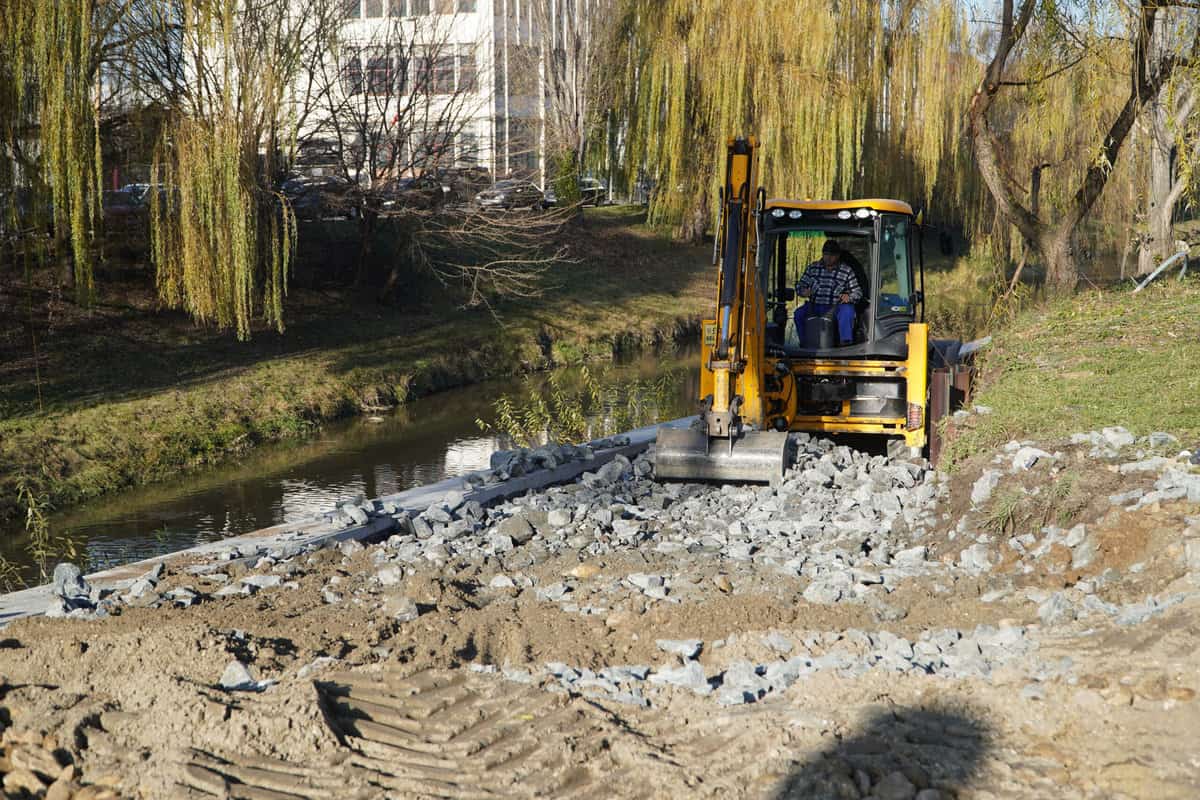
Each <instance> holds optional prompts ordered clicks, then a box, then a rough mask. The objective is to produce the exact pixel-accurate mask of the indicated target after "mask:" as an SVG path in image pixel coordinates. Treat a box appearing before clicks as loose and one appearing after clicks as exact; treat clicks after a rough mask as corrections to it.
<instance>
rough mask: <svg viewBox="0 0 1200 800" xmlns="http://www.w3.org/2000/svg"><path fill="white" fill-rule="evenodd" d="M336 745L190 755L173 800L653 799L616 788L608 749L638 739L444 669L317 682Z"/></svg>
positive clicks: (596, 714) (654, 758)
mask: <svg viewBox="0 0 1200 800" xmlns="http://www.w3.org/2000/svg"><path fill="white" fill-rule="evenodd" d="M315 686H316V690H317V693H318V696H319V697H320V702H321V707H322V710H323V711H324V713H325V719H326V722H327V723H328V725H329V726H330V728H331V729H332V730H333V731H334V732H335V733H336V734H337V736H338V738H339V740H340V741H341V742H342V744H343V745H344V747H345V751H344V753H342V754H341V758H339V759H338V762H339V763H332V762H331V763H328V764H326V765H325V766H324V767H314V766H312V765H311V764H310V765H300V764H296V763H293V762H288V761H282V760H274V759H261V758H247V757H245V756H243V755H236V756H235V755H231V754H223V755H221V754H213V753H206V752H202V751H192V752H191V754H190V756H189V758H188V760H187V763H186V764H185V765H184V768H183V773H182V781H183V785H182V786H180V789H181V792H187V794H188V796H190V797H194V798H203V797H210V796H216V797H230V798H235V800H242V798H245V800H293V798H326V797H329V798H332V797H339V798H341V797H379V796H388V797H422V798H502V797H569V798H578V799H579V800H586V799H587V798H603V797H612V796H614V794H620V795H622V796H632V797H640V796H651V795H652V794H653V793H654V791H656V790H654V788H653V787H645V788H644V791H643V790H638V789H637V787H636V786H632V785H630V784H629V783H628V782H622V780H621V777H620V772H621V771H622V765H621V764H619V763H616V762H615V760H614V756H613V753H612V752H610V746H611V740H612V739H613V738H615V737H621V736H624V737H626V738H627V739H635V740H639V741H638V743H637V747H636V748H635V749H638V750H641V751H643V752H642V754H641V757H638V758H635V759H634V760H635V761H639V762H641V763H640V764H639V766H643V767H644V766H646V765H648V764H650V763H651V762H653V763H654V764H656V765H658V766H659V767H660V768H661V767H662V766H663V762H664V761H667V762H668V763H669V759H664V757H663V756H662V755H661V754H657V753H653V752H650V751H651V750H652V748H651V747H650V746H648V745H644V744H642V743H641V742H640V737H637V736H636V734H632V733H631V732H630V731H629V729H628V728H625V727H624V726H623V724H622V723H621V722H620V721H613V720H612V719H611V718H610V717H609V716H608V715H607V714H604V713H602V711H601V710H600V709H597V708H595V707H593V706H591V705H590V704H588V703H586V702H585V701H581V700H574V701H572V700H571V699H570V698H569V697H567V696H566V695H563V694H551V693H548V692H544V691H541V690H539V689H536V688H532V687H514V685H513V684H511V683H508V682H505V681H500V680H497V679H496V678H495V677H491V676H486V675H477V674H473V673H470V672H465V671H459V670H446V669H429V670H419V671H412V670H405V669H404V668H393V669H390V670H387V671H383V672H362V671H354V672H343V673H336V674H330V675H326V676H323V677H322V678H321V679H320V680H318V681H316V682H315Z"/></svg>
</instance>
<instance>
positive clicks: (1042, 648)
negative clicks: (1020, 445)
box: [0, 465, 1200, 800]
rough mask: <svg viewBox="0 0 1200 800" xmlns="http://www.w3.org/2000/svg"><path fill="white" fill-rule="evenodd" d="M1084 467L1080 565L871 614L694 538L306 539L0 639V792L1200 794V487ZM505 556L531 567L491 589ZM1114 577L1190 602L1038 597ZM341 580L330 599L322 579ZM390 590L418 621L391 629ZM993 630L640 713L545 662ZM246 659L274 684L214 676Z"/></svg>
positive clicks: (953, 576)
mask: <svg viewBox="0 0 1200 800" xmlns="http://www.w3.org/2000/svg"><path fill="white" fill-rule="evenodd" d="M1081 466H1083V465H1081ZM1080 474H1081V475H1083V476H1085V478H1086V480H1082V482H1081V483H1079V484H1078V486H1077V489H1078V491H1080V492H1081V493H1082V494H1081V496H1082V497H1084V498H1085V499H1087V500H1088V502H1085V503H1079V504H1076V505H1077V507H1075V506H1072V508H1073V511H1072V518H1071V520H1070V521H1071V522H1072V524H1076V523H1079V522H1083V523H1086V524H1088V526H1089V528H1090V529H1092V530H1094V531H1095V532H1096V536H1097V538H1098V541H1099V542H1100V547H1099V555H1098V557H1097V559H1096V560H1095V561H1093V562H1092V563H1091V564H1089V565H1087V566H1086V567H1085V568H1083V569H1077V570H1072V569H1070V558H1069V553H1068V557H1067V558H1066V563H1065V564H1064V563H1061V559H1060V560H1059V563H1058V564H1057V566H1055V564H1056V561H1055V557H1054V554H1053V553H1051V554H1050V555H1048V556H1047V557H1046V558H1044V559H1042V560H1041V561H1039V562H1038V563H1039V564H1041V563H1042V562H1044V564H1045V565H1046V566H1045V567H1044V568H1041V567H1039V568H1038V569H1036V570H1033V571H1029V572H1023V571H1022V564H1023V563H1026V562H1022V561H1021V560H1014V559H1011V558H1010V559H1007V560H1005V561H1002V562H1001V563H1000V565H999V566H997V567H996V568H994V569H993V570H991V571H989V572H986V573H984V574H982V575H979V576H971V575H968V574H966V573H962V572H956V571H947V572H945V573H944V574H939V575H938V576H936V577H933V578H926V579H913V580H909V581H907V582H905V583H903V584H901V585H900V586H899V587H898V588H896V589H895V591H893V592H891V593H890V594H889V595H887V599H886V604H887V606H888V607H890V608H891V609H893V610H894V609H900V610H901V611H900V612H899V613H890V614H887V615H886V616H885V615H883V614H882V613H881V611H880V606H879V605H878V604H872V603H868V602H852V603H836V604H830V605H815V604H812V603H809V602H807V601H805V600H804V599H803V597H802V591H803V589H804V588H805V584H806V581H805V580H804V579H802V578H798V577H793V576H788V575H783V574H780V573H779V572H778V571H777V570H774V569H773V568H772V567H771V566H770V565H767V564H761V563H759V562H755V561H747V562H740V563H733V562H728V561H718V560H716V559H714V558H712V557H711V556H709V555H706V554H705V553H703V552H695V553H683V554H679V555H669V556H668V555H663V554H661V553H658V552H654V551H641V550H638V551H626V552H619V553H615V554H612V555H608V556H602V557H590V558H584V557H581V556H580V555H579V554H577V553H573V552H572V553H569V554H565V555H558V556H547V557H544V558H542V557H533V558H531V559H526V560H531V561H532V562H533V563H529V564H526V565H524V566H523V567H520V568H515V567H514V566H513V565H514V563H517V560H516V559H517V558H518V557H519V556H521V553H522V548H518V549H517V550H516V551H515V552H514V553H513V554H509V556H510V557H509V559H508V560H500V559H492V560H490V561H487V560H485V561H484V562H482V563H479V562H471V563H457V562H455V561H454V560H451V561H449V562H448V563H446V564H444V565H441V566H439V565H431V566H429V567H428V568H425V569H421V570H413V571H409V570H407V569H406V575H405V578H404V580H403V581H402V582H401V583H400V584H399V585H398V586H393V587H384V586H380V585H379V584H378V581H376V580H373V575H374V572H375V564H374V562H373V561H372V556H373V552H374V550H373V548H367V549H366V550H362V551H360V552H357V553H354V554H352V555H350V556H349V557H347V556H345V555H344V554H343V553H342V552H341V551H339V550H338V549H327V550H323V551H320V552H318V553H315V554H311V555H307V556H301V557H300V558H298V559H297V564H298V567H297V569H295V570H294V571H293V573H292V574H291V575H290V576H289V577H290V579H291V580H294V581H295V583H296V584H297V586H296V588H287V587H286V586H285V587H280V588H273V589H266V590H263V591H261V592H259V593H257V594H255V595H253V596H250V597H244V598H238V599H224V600H222V599H210V600H208V601H206V602H204V603H202V604H200V605H198V606H194V607H191V608H185V609H174V608H159V609H151V608H145V609H141V608H127V609H125V610H123V612H122V613H121V614H120V615H118V616H114V617H112V618H110V619H107V620H103V621H98V622H81V621H64V620H50V619H30V620H24V621H20V622H17V623H14V624H12V625H10V626H9V627H7V628H5V629H3V630H0V729H3V735H2V738H0V742H2V748H3V749H2V750H0V774H3V775H4V780H3V787H4V790H5V792H6V793H7V794H6V796H9V797H31V796H37V797H43V796H44V797H51V798H68V797H76V798H93V799H94V798H101V797H145V798H176V797H186V798H211V797H230V798H254V799H255V800H258V799H260V798H269V799H272V800H290V799H292V798H297V797H313V798H326V797H327V798H334V797H337V798H356V797H364V798H365V797H510V796H511V797H595V798H601V797H603V798H608V797H646V798H677V797H744V798H785V797H796V798H800V797H804V798H808V797H829V798H865V797H873V798H877V800H892V799H893V798H902V799H903V800H913V798H914V797H915V798H919V800H937V798H959V799H960V800H967V799H968V798H975V799H977V800H984V799H985V798H1009V797H1024V798H1040V797H1046V798H1073V797H1080V798H1156V799H1164V800H1165V799H1166V798H1180V800H1183V799H1185V798H1195V797H1200V746H1198V745H1197V742H1200V703H1198V702H1197V701H1196V691H1197V690H1198V689H1200V661H1197V659H1196V655H1195V654H1196V650H1197V644H1198V643H1200V614H1198V612H1200V584H1197V582H1196V576H1195V575H1194V574H1192V573H1188V571H1187V569H1186V567H1185V559H1184V545H1183V543H1184V541H1185V539H1184V537H1185V535H1187V534H1189V532H1190V534H1193V535H1200V531H1198V530H1197V528H1198V527H1200V518H1197V516H1196V515H1197V514H1200V507H1198V506H1197V505H1196V504H1189V503H1188V502H1186V501H1185V500H1176V501H1171V502H1167V503H1161V504H1154V505H1151V506H1146V507H1143V508H1140V509H1137V510H1133V511H1130V510H1126V509H1123V508H1120V507H1114V506H1112V505H1111V504H1110V503H1108V502H1107V500H1105V502H1103V503H1101V502H1091V501H1092V500H1094V499H1095V498H1098V497H1101V493H1102V492H1108V491H1111V490H1113V489H1114V487H1115V486H1116V483H1115V482H1114V480H1113V478H1112V474H1113V473H1112V471H1104V470H1099V471H1096V470H1088V469H1081V470H1080ZM977 475H978V472H976V473H974V475H969V474H967V475H964V476H962V477H958V478H956V479H955V481H956V482H955V484H954V488H953V489H952V492H951V500H950V502H949V503H948V504H946V506H945V508H944V509H942V511H943V512H944V513H945V515H946V520H945V525H944V526H943V527H942V529H941V530H939V532H937V533H936V534H934V535H933V536H932V538H931V539H930V540H929V541H928V542H927V543H926V544H927V546H928V547H929V550H930V556H929V558H930V560H937V559H939V558H942V555H943V554H944V560H946V561H950V560H953V558H954V556H953V554H954V553H957V551H958V550H959V549H961V546H962V544H963V543H962V541H961V540H959V541H957V542H956V541H955V540H954V539H952V538H950V535H951V533H952V532H953V530H954V527H955V526H954V525H953V524H951V523H956V522H957V521H958V519H960V518H962V517H963V516H964V515H968V516H969V515H970V514H972V513H975V514H976V515H979V514H980V513H982V512H980V511H979V510H976V511H975V512H972V511H971V510H970V509H969V508H967V507H966V506H965V505H963V504H961V503H958V500H959V499H960V498H961V493H962V492H964V491H967V492H969V482H970V479H971V478H972V477H977ZM1089 475H1090V477H1088V476H1089ZM1062 478H1063V473H1062V472H1059V473H1057V474H1056V475H1054V476H1049V475H1044V476H1043V482H1044V485H1045V486H1051V485H1053V484H1054V482H1055V481H1056V480H1060V479H1062ZM1014 480H1015V479H1014ZM1138 481H1141V484H1139V483H1138ZM1152 483H1153V477H1145V478H1136V477H1135V478H1131V479H1124V480H1123V481H1122V482H1119V488H1120V489H1121V490H1126V489H1129V488H1131V487H1134V486H1138V485H1144V486H1146V487H1149V486H1150V485H1151V484H1152ZM1003 485H1004V484H1002V487H1003ZM1027 488H1028V487H1027ZM1056 502H1060V503H1061V502H1065V501H1063V500H1062V498H1060V499H1059V501H1056ZM956 503H958V505H957V506H956V505H955V504H956ZM1038 508H1039V507H1037V506H1036V504H1035V505H1034V506H1027V507H1026V509H1025V510H1026V511H1028V512H1029V513H1041V512H1040V511H1039V510H1038ZM952 510H953V515H951V511H952ZM1022 513H1025V512H1022ZM976 521H978V520H976ZM501 573H503V574H507V575H521V576H524V577H528V578H529V579H530V581H531V582H532V584H533V585H532V586H529V587H524V586H523V585H522V584H521V582H518V583H517V585H516V586H515V587H513V588H499V589H493V588H490V586H489V584H490V582H491V580H492V578H493V577H494V576H496V575H497V574H501ZM631 573H657V574H661V575H666V576H669V577H670V579H671V585H672V586H673V587H674V588H673V589H672V594H671V598H670V599H669V600H654V599H651V598H647V597H646V596H645V595H644V594H643V593H642V592H639V591H636V590H634V589H631V588H630V587H628V585H627V584H626V583H624V582H622V581H621V580H620V579H621V578H623V577H626V576H628V575H630V574H631ZM1106 573H1107V574H1108V575H1109V576H1114V575H1115V576H1117V577H1114V578H1112V579H1111V580H1109V581H1108V582H1107V583H1105V584H1104V585H1103V588H1102V589H1099V590H1097V595H1098V596H1100V597H1102V599H1103V600H1104V601H1105V602H1108V603H1113V604H1118V605H1120V604H1122V603H1136V602H1139V601H1142V600H1143V599H1144V598H1146V597H1147V596H1150V595H1155V596H1163V595H1165V594H1172V593H1174V594H1179V595H1181V596H1182V600H1181V601H1180V602H1177V603H1176V604H1175V605H1172V606H1171V607H1169V608H1166V609H1165V610H1163V611H1161V613H1156V614H1154V615H1152V616H1150V617H1149V618H1148V619H1146V620H1144V621H1141V622H1138V623H1137V624H1118V622H1116V621H1114V620H1113V619H1111V618H1107V617H1105V616H1103V615H1100V616H1087V617H1085V618H1081V619H1078V620H1075V621H1073V622H1069V623H1067V624H1062V625H1055V626H1050V625H1046V624H1043V621H1042V619H1040V617H1039V611H1038V609H1039V605H1038V602H1037V601H1036V600H1035V601H1031V600H1030V599H1029V597H1030V593H1031V592H1032V593H1033V594H1034V595H1035V596H1038V597H1040V595H1037V592H1039V591H1040V592H1056V591H1064V590H1065V591H1068V592H1070V591H1078V586H1079V585H1080V582H1082V581H1095V580H1097V578H1098V576H1101V575H1104V574H1106ZM563 576H567V577H568V578H569V579H570V581H571V582H572V586H573V592H572V602H571V604H570V605H569V606H567V605H564V604H563V603H558V602H552V601H549V600H545V599H541V598H540V597H539V595H538V592H537V591H536V590H535V588H534V587H535V586H537V587H541V586H546V585H547V584H549V583H551V582H554V581H558V580H562V579H563ZM232 577H236V571H235V573H234V574H233V575H232ZM331 579H336V580H332V581H331ZM183 584H187V585H189V586H193V587H194V586H196V585H197V584H198V580H197V578H196V576H194V575H191V574H188V573H187V572H185V571H184V569H183V567H182V566H180V567H177V568H174V569H172V570H170V571H169V572H168V574H167V575H166V576H165V577H164V582H163V584H162V587H160V588H170V587H171V586H173V585H183ZM331 585H333V586H336V588H337V591H338V592H339V593H340V594H341V595H342V596H343V597H344V598H346V599H345V600H344V601H343V602H339V603H334V604H330V603H327V602H325V601H324V600H323V592H325V591H326V590H327V589H328V588H329V587H330V586H331ZM399 596H404V597H407V598H410V599H412V600H413V601H415V603H416V605H417V608H418V610H419V611H420V612H421V613H420V616H418V617H417V618H416V619H413V620H411V621H405V622H398V621H396V619H395V618H393V617H392V616H391V615H390V614H389V613H388V609H389V608H390V606H389V603H394V601H395V598H396V597H399ZM582 608H592V609H600V610H599V611H597V612H596V613H586V614H585V613H581V612H580V611H579V609H582ZM981 625H982V626H993V627H994V628H995V629H997V630H1001V631H1003V630H1005V629H1007V628H1021V629H1023V630H1025V631H1027V632H1028V634H1027V635H1028V636H1029V637H1030V639H1031V640H1033V641H1035V642H1036V649H1034V650H1032V651H1030V652H1027V653H1023V654H1014V655H1013V656H1012V657H1011V658H1000V659H998V660H996V662H995V664H996V666H995V667H994V668H993V669H991V671H990V672H989V674H987V675H984V676H978V677H969V678H968V677H945V676H943V675H939V674H930V675H926V674H919V673H914V672H911V671H909V672H895V671H888V670H885V669H879V668H875V669H869V670H862V671H859V672H858V673H857V674H849V673H847V672H845V671H843V670H835V669H830V670H821V671H817V672H814V673H813V674H810V675H807V676H805V677H802V678H801V679H800V680H798V681H796V682H795V683H793V684H791V686H790V687H789V688H787V689H786V690H785V691H777V692H771V693H769V694H767V695H766V696H764V697H762V698H761V699H760V700H759V701H758V702H754V703H750V704H745V705H733V706H723V705H720V704H718V703H717V702H714V699H713V697H712V696H707V695H703V694H697V693H693V692H690V691H686V690H684V689H678V688H673V687H667V686H662V687H658V688H655V689H654V691H653V692H650V691H648V692H647V697H649V698H650V700H651V702H650V703H649V707H639V706H637V705H634V704H629V703H623V702H617V701H615V700H614V699H612V697H611V696H608V695H606V694H605V693H603V692H588V691H586V690H568V689H565V688H563V686H562V684H561V683H559V682H556V681H554V680H553V679H552V678H550V677H549V676H547V675H546V674H545V672H544V670H543V665H544V664H546V663H547V662H562V663H563V664H566V665H570V666H571V667H573V668H575V669H591V670H596V671H599V670H601V669H603V668H605V667H608V666H612V665H622V664H626V665H629V664H645V665H652V666H654V668H655V669H658V668H660V667H664V666H671V665H672V664H678V659H676V658H675V657H673V656H670V655H668V654H667V653H664V652H663V651H662V650H661V649H660V648H659V647H658V645H657V644H656V642H657V640H659V639H683V638H695V639H702V640H703V641H704V648H703V651H702V653H701V655H700V657H699V663H700V664H701V665H702V666H703V668H704V671H705V673H706V674H709V675H712V674H715V673H717V672H720V671H721V670H722V669H725V668H726V667H728V666H729V665H730V664H732V663H733V662H735V661H739V660H750V661H752V662H763V661H766V660H769V659H771V658H777V657H778V656H777V655H774V654H773V653H772V652H771V649H770V648H769V647H768V646H767V644H766V643H765V642H764V641H763V639H764V637H766V636H767V635H769V634H779V635H782V636H784V637H787V638H788V639H789V640H791V641H795V642H799V641H802V640H806V637H809V638H810V639H811V638H812V637H813V636H814V635H815V636H816V638H817V639H820V637H821V636H822V635H824V636H825V639H824V640H823V641H826V642H827V643H828V642H829V641H832V639H833V638H837V636H838V635H841V636H843V637H845V636H846V632H847V631H853V630H858V631H868V632H872V631H887V632H890V633H892V634H895V635H896V636H901V637H908V638H909V639H912V640H914V641H915V640H916V639H917V638H918V637H920V636H922V635H923V634H926V635H928V634H929V633H930V632H936V631H939V630H944V629H949V628H953V629H959V630H963V631H970V630H971V629H977V628H978V626H981ZM814 632H815V634H814ZM830 634H833V636H832V637H831V635H830ZM852 638H853V637H848V638H845V639H844V640H843V643H844V642H846V641H851V639H852ZM840 646H841V645H840V644H838V645H830V647H831V648H834V647H840ZM831 652H832V650H831ZM233 659H237V660H239V661H241V662H243V663H245V664H247V665H249V666H250V668H251V670H252V671H253V673H254V677H255V678H256V679H259V680H262V681H270V682H272V683H270V685H268V686H266V687H265V688H263V690H262V691H257V692H255V691H226V690H224V689H222V688H220V686H219V680H220V678H221V677H222V674H223V671H224V670H225V669H226V667H227V665H228V664H229V663H230V661H231V660H233Z"/></svg>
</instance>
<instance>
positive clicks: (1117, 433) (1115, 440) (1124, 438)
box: [1100, 425, 1137, 450]
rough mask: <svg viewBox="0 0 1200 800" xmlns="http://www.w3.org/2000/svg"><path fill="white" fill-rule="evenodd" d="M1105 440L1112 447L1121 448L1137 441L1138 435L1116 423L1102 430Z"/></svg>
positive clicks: (1101, 433)
mask: <svg viewBox="0 0 1200 800" xmlns="http://www.w3.org/2000/svg"><path fill="white" fill-rule="evenodd" d="M1100 435H1101V436H1103V437H1104V440H1105V441H1106V442H1108V445H1109V446H1110V447H1114V448H1116V449H1118V450H1120V449H1121V448H1122V447H1128V446H1129V445H1131V444H1133V443H1134V442H1136V441H1137V437H1136V436H1134V435H1133V434H1132V433H1130V432H1129V431H1127V430H1125V428H1123V427H1121V426H1120V425H1114V426H1113V427H1111V428H1105V429H1104V430H1102V431H1101V432H1100Z"/></svg>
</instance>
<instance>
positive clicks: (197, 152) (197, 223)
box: [150, 0, 334, 338]
mask: <svg viewBox="0 0 1200 800" xmlns="http://www.w3.org/2000/svg"><path fill="white" fill-rule="evenodd" d="M330 7H331V6H330V4H325V5H322V4H320V3H317V4H315V5H314V8H316V9H318V10H317V13H316V14H312V13H308V12H306V13H305V14H304V15H299V14H297V13H295V9H294V8H293V7H292V4H290V3H289V2H287V0H184V2H183V3H182V4H181V5H180V6H179V7H178V15H179V16H178V19H177V22H178V23H179V24H178V27H177V30H178V32H179V36H180V39H179V42H180V49H181V51H182V53H184V54H185V61H186V63H187V66H186V67H185V70H187V71H190V72H191V73H192V74H191V75H190V76H189V81H188V83H189V85H190V86H191V87H193V92H192V96H191V102H189V103H188V104H186V105H179V106H177V107H176V108H175V110H174V112H173V115H172V119H171V122H170V124H168V125H166V126H165V127H164V130H163V133H162V138H161V140H160V141H159V143H158V146H157V148H156V151H155V157H154V164H153V167H152V178H151V183H153V184H161V185H162V186H164V187H166V188H165V189H164V190H163V191H161V192H157V193H155V194H154V195H153V196H152V201H151V220H150V221H151V225H150V228H151V243H152V253H153V258H154V262H155V265H156V267H157V276H158V288H159V294H160V297H161V298H162V300H163V301H164V302H165V303H166V304H167V305H168V306H170V307H175V308H183V309H185V310H187V312H188V313H189V314H191V315H192V317H193V318H194V319H196V320H197V321H199V322H202V323H211V324H215V325H217V326H219V327H221V328H232V329H234V330H236V332H237V335H238V337H239V338H247V337H248V336H249V335H250V329H251V324H252V322H253V320H255V319H256V318H261V319H263V320H264V321H265V322H266V323H267V324H270V325H273V326H274V327H275V328H277V329H278V330H281V331H282V329H283V299H284V295H285V293H286V287H287V275H288V270H289V266H290V262H291V258H292V254H293V251H294V248H295V241H296V223H295V217H294V215H293V214H292V212H291V210H290V207H289V206H288V204H287V203H286V202H285V201H284V200H283V198H282V197H280V196H279V195H278V194H277V193H276V192H275V191H274V190H273V188H272V186H273V182H274V180H275V178H276V177H277V175H278V173H279V171H280V169H281V164H282V163H283V161H284V160H285V155H286V152H287V151H290V150H291V149H293V148H294V143H295V136H296V130H297V126H298V120H297V118H296V115H295V109H294V107H293V105H292V104H291V102H290V101H291V100H292V99H293V98H292V88H293V86H294V83H295V78H296V75H297V73H298V71H299V70H300V68H301V66H302V65H303V59H304V57H305V54H306V53H311V52H312V51H313V50H314V49H315V48H317V47H322V46H329V39H328V37H329V35H330V33H329V32H330V31H331V30H332V29H333V27H334V26H331V25H329V24H325V23H328V22H331V21H332V19H333V18H332V16H331V15H330V14H329V8H330ZM322 10H323V13H322ZM311 11H312V9H309V12H311Z"/></svg>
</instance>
